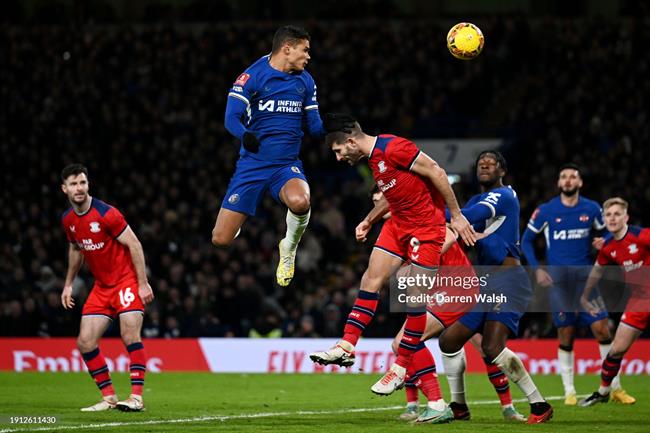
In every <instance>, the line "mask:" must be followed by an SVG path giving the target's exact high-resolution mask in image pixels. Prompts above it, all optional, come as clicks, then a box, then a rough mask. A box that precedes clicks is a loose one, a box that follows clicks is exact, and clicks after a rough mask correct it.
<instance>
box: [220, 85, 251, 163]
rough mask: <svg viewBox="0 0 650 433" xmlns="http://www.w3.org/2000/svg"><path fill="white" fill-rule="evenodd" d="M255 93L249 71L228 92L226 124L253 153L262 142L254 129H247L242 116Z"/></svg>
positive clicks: (245, 147) (229, 130)
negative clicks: (254, 132)
mask: <svg viewBox="0 0 650 433" xmlns="http://www.w3.org/2000/svg"><path fill="white" fill-rule="evenodd" d="M252 94H253V80H252V79H251V77H250V75H249V74H247V73H243V74H241V75H240V76H239V77H238V78H237V81H235V83H234V84H233V86H232V88H231V89H230V92H229V93H228V100H227V101H226V114H225V118H224V126H225V127H226V129H227V130H228V132H230V133H231V134H232V135H234V136H235V137H237V138H238V139H239V140H241V142H242V144H243V145H244V149H246V150H247V151H249V152H251V153H257V152H258V151H259V150H260V142H259V140H258V139H257V137H256V136H255V134H253V132H252V131H249V130H248V129H246V127H245V126H244V124H243V123H242V117H243V116H244V113H245V112H246V109H248V107H249V106H250V98H251V95H252Z"/></svg>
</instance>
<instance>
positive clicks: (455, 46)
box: [447, 23, 485, 60]
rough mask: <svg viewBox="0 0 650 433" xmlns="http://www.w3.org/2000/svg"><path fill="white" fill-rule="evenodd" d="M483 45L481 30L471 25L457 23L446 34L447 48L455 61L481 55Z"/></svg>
mask: <svg viewBox="0 0 650 433" xmlns="http://www.w3.org/2000/svg"><path fill="white" fill-rule="evenodd" d="M484 43H485V39H484V38H483V33H482V32H481V29H479V28H478V27H476V26H475V25H474V24H472V23H458V24H456V25H455V26H453V27H452V28H451V29H450V30H449V33H447V48H449V52H450V53H451V55H452V56H454V57H456V58H457V59H461V60H471V59H473V58H474V57H476V56H478V55H479V54H481V51H482V50H483V44H484Z"/></svg>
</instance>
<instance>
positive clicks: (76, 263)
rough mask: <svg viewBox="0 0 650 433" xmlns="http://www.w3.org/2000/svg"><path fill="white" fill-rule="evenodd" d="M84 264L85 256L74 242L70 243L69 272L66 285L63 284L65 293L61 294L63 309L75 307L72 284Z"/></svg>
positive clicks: (66, 276)
mask: <svg viewBox="0 0 650 433" xmlns="http://www.w3.org/2000/svg"><path fill="white" fill-rule="evenodd" d="M83 263H84V256H83V253H82V252H81V249H80V248H79V245H77V244H76V243H74V242H70V247H69V248H68V271H67V272H66V275H65V283H63V292H61V304H63V308H65V309H69V308H72V307H74V299H73V298H72V282H73V281H74V279H75V277H76V276H77V274H78V273H79V270H80V269H81V265H83Z"/></svg>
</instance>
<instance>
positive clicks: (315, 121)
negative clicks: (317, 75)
mask: <svg viewBox="0 0 650 433" xmlns="http://www.w3.org/2000/svg"><path fill="white" fill-rule="evenodd" d="M309 85H310V89H309V92H308V94H307V96H306V99H305V119H306V123H307V132H309V135H311V136H312V137H322V136H324V135H325V132H326V131H325V128H324V127H323V120H322V119H321V117H320V113H319V112H318V98H317V97H316V83H314V80H313V79H311V77H310V80H309Z"/></svg>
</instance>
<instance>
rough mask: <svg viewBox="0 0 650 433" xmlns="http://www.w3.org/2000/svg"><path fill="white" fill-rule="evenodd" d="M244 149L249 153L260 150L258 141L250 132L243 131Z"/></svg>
mask: <svg viewBox="0 0 650 433" xmlns="http://www.w3.org/2000/svg"><path fill="white" fill-rule="evenodd" d="M243 141H244V149H246V150H247V151H248V152H250V153H257V152H259V151H260V141H259V140H258V139H257V137H255V134H253V133H252V132H248V131H246V132H244V140H243Z"/></svg>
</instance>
